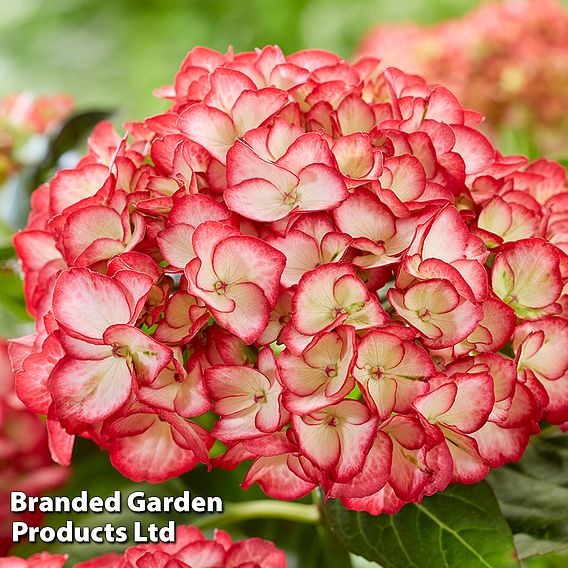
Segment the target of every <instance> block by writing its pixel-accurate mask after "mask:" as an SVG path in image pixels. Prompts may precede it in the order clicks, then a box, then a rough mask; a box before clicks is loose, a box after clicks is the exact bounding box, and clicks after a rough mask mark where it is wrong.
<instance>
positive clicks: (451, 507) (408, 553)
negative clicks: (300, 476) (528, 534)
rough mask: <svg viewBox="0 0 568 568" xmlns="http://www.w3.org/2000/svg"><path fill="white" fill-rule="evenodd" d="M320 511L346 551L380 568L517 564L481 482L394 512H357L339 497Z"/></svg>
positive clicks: (505, 567)
mask: <svg viewBox="0 0 568 568" xmlns="http://www.w3.org/2000/svg"><path fill="white" fill-rule="evenodd" d="M323 510H324V514H325V515H326V517H327V519H328V521H329V523H330V526H331V528H332V530H333V532H334V533H335V534H336V535H337V537H338V539H339V540H340V541H342V542H343V544H344V545H345V546H346V547H347V548H348V549H349V550H350V551H351V552H353V553H355V554H358V555H360V556H363V557H364V558H367V559H369V560H372V561H375V562H378V563H379V564H381V566H383V567H384V568H411V567H414V568H438V567H440V568H448V567H452V568H453V567H467V568H509V567H511V568H512V567H515V566H519V563H518V560H517V559H516V553H515V548H514V544H513V535H512V533H511V529H510V528H509V526H508V525H507V523H506V522H505V519H504V518H503V516H502V514H501V511H500V510H499V506H498V504H497V501H496V499H495V496H494V495H493V492H492V491H491V488H490V487H489V486H488V485H487V484H486V483H478V484H476V485H454V486H452V487H450V488H449V489H447V490H446V491H444V492H443V493H438V494H437V495H434V496H432V497H427V498H425V499H424V500H423V502H422V503H421V504H410V505H407V506H405V507H404V508H403V509H402V510H401V511H399V512H398V513H396V514H395V515H386V514H385V515H379V516H377V517H374V516H372V515H369V514H368V513H357V512H355V511H350V510H348V509H346V508H345V507H343V506H342V505H341V503H340V502H339V501H338V500H331V501H330V502H329V503H328V504H327V505H325V506H324V507H323Z"/></svg>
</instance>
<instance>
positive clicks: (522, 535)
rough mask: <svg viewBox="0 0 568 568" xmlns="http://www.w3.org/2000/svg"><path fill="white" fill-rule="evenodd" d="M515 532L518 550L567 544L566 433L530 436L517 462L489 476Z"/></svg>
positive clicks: (525, 554) (543, 549)
mask: <svg viewBox="0 0 568 568" xmlns="http://www.w3.org/2000/svg"><path fill="white" fill-rule="evenodd" d="M488 480H489V482H490V484H491V485H492V486H493V489H494V490H495V494H496V495H497V498H498V500H499V503H500V506H501V509H502V510H503V513H504V515H505V517H506V519H507V521H508V522H509V524H510V525H511V528H512V529H513V531H514V532H515V533H518V536H517V540H518V541H519V543H520V544H519V546H520V548H519V553H520V555H521V557H523V558H527V557H528V556H530V555H532V554H545V553H546V552H553V551H561V550H564V549H566V548H568V435H567V434H563V433H561V432H553V433H551V434H548V435H545V436H537V437H535V438H533V439H532V440H531V442H530V444H529V446H528V448H527V450H526V452H525V455H524V456H523V458H522V460H521V461H520V462H519V463H517V464H512V465H509V466H506V467H503V468H501V469H498V470H495V471H493V472H492V473H491V475H490V476H489V478H488Z"/></svg>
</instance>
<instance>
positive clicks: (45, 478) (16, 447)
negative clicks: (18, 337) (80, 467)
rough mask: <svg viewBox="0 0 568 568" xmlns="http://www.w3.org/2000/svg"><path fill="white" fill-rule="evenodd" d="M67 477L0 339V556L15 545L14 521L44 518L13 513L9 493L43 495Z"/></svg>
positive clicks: (5, 346) (31, 521) (32, 522)
mask: <svg viewBox="0 0 568 568" xmlns="http://www.w3.org/2000/svg"><path fill="white" fill-rule="evenodd" d="M67 476H68V471H67V470H66V469H64V468H62V467H60V466H58V465H56V464H54V463H53V461H52V459H51V456H50V453H49V449H48V446H47V432H46V429H45V426H44V424H43V422H42V421H41V420H40V419H39V418H38V417H37V416H35V415H34V414H32V413H31V412H29V411H28V410H27V409H26V408H25V407H24V405H23V404H22V403H21V402H20V401H19V400H18V398H17V397H16V394H15V392H14V376H13V375H12V372H11V370H10V361H9V359H8V346H7V343H6V341H5V340H0V555H2V554H6V553H7V552H8V550H9V549H10V548H11V546H12V522H13V521H16V520H23V521H24V522H26V523H28V525H31V526H36V525H38V524H39V522H40V521H41V515H39V514H34V513H27V514H25V515H21V514H20V515H18V514H12V513H10V492H11V491H24V492H26V493H27V494H28V495H31V496H40V495H42V494H43V493H45V492H47V491H51V490H53V489H55V488H57V487H59V486H60V485H62V484H63V483H64V481H65V480H66V479H67ZM20 517H23V518H20Z"/></svg>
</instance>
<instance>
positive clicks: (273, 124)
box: [12, 47, 568, 513]
mask: <svg viewBox="0 0 568 568" xmlns="http://www.w3.org/2000/svg"><path fill="white" fill-rule="evenodd" d="M158 94H160V95H161V96H164V97H166V98H167V99H169V100H170V101H171V102H172V105H171V108H170V110H169V111H168V112H166V113H165V114H162V115H159V116H155V117H152V118H149V119H147V120H146V121H144V122H143V123H129V124H127V125H126V130H127V134H126V135H125V136H124V137H120V136H119V135H118V134H116V133H115V132H114V130H113V129H112V127H111V125H110V124H108V123H103V124H101V125H100V126H99V127H97V129H96V130H95V132H94V133H93V135H92V137H91V139H90V143H89V152H88V154H87V155H86V156H85V157H84V158H83V159H82V160H81V162H80V163H79V164H78V166H77V167H76V168H75V169H71V170H63V171H61V172H59V173H58V174H57V175H56V176H55V177H54V178H53V180H52V181H51V182H50V183H49V184H46V185H43V186H41V187H40V188H39V189H38V190H37V191H36V192H35V193H34V196H33V204H32V205H33V208H32V213H31V216H30V219H29V223H28V226H27V228H26V229H25V230H24V231H22V232H21V233H19V234H18V235H17V236H16V238H15V244H16V248H17V251H18V254H19V256H20V258H21V261H22V267H23V272H24V277H25V291H26V298H27V305H28V308H29V310H30V312H31V313H32V314H33V315H34V317H35V321H36V333H35V334H34V335H33V336H29V337H26V338H23V339H21V340H18V341H16V342H15V343H13V345H12V354H13V357H14V360H15V367H16V368H17V369H18V374H17V388H18V395H19V396H20V398H21V399H22V400H23V401H24V402H25V403H26V404H27V405H28V407H30V408H31V409H32V410H34V411H36V412H42V413H45V414H47V423H48V428H49V432H50V436H51V446H52V451H53V454H54V456H56V458H57V459H58V460H59V462H60V463H69V462H70V460H71V450H72V444H73V436H74V435H80V436H84V437H87V438H90V439H91V440H93V441H94V442H95V443H97V444H98V445H99V446H100V447H101V448H104V449H106V450H108V452H109V453H110V458H111V461H112V463H113V464H114V466H115V467H116V468H118V469H119V470H120V471H121V472H122V473H123V474H124V475H126V476H128V477H130V478H132V479H134V480H149V481H151V482H159V481H162V480H165V479H167V478H170V477H172V476H176V475H179V474H181V473H183V472H186V471H188V470H189V469H191V468H192V467H194V466H195V465H196V464H197V463H199V462H202V463H205V464H208V465H209V464H213V465H215V466H219V467H225V468H231V467H234V466H236V465H237V464H239V463H240V462H242V461H244V460H253V461H252V465H251V467H250V470H249V472H248V474H247V476H246V479H245V480H244V484H243V486H244V487H248V486H250V485H251V484H252V483H255V482H257V483H258V484H259V485H260V486H261V487H262V489H263V490H264V491H265V492H266V493H267V494H268V495H271V496H273V497H277V498H282V499H294V498H298V497H301V496H303V495H306V494H307V493H308V492H310V491H311V490H313V489H314V488H315V487H317V486H321V487H322V488H323V490H324V491H325V493H326V495H327V496H328V497H337V498H341V499H342V500H343V501H344V502H345V503H346V504H347V506H349V507H351V508H354V509H364V510H368V511H371V512H373V513H379V512H383V511H387V512H392V511H396V510H397V509H398V508H400V507H401V506H402V505H403V504H404V503H406V502H411V501H419V500H420V499H421V498H422V497H423V496H424V495H429V494H432V493H434V492H436V491H439V490H442V489H443V488H445V487H446V486H447V485H448V484H449V483H450V482H452V481H456V482H463V483H473V482H475V481H478V480H480V479H482V478H483V477H484V476H485V475H486V474H487V472H488V470H489V468H491V467H498V466H500V465H502V464H503V463H505V462H508V461H514V460H517V459H519V458H520V456H521V454H522V453H523V450H524V448H525V446H526V444H527V441H528V437H529V435H530V434H531V433H532V432H535V431H536V430H537V429H538V426H537V422H538V421H539V420H540V419H541V418H543V417H544V418H546V419H547V420H549V421H551V422H554V423H562V422H564V421H566V420H568V397H567V396H566V393H567V390H568V389H567V382H568V375H567V372H566V371H567V366H568V360H567V357H568V355H567V352H566V349H565V348H564V347H565V345H566V342H567V339H568V337H567V335H568V326H567V321H568V320H567V319H565V315H566V307H567V303H566V298H567V296H566V294H565V293H564V286H565V283H566V277H567V274H568V264H567V262H566V259H567V256H566V252H567V251H568V240H567V238H566V237H567V236H568V231H567V227H568V226H567V220H568V192H567V187H566V179H565V175H564V172H563V170H562V168H561V166H559V165H557V164H555V163H552V162H548V161H546V160H540V161H538V162H536V163H534V164H531V165H528V166H527V163H526V160H525V159H524V158H523V157H520V156H502V155H501V154H499V153H498V152H497V151H496V150H495V148H494V147H493V146H492V145H491V143H490V142H489V141H488V140H487V139H486V138H485V137H484V136H483V135H482V134H480V133H479V132H478V131H477V130H476V129H475V126H476V124H477V123H479V121H480V120H481V117H480V115H478V114H477V113H475V112H472V111H468V110H465V109H464V108H463V107H462V106H461V105H460V104H459V102H458V100H457V99H456V98H455V97H454V96H453V95H452V94H451V93H450V92H449V91H448V90H447V89H445V88H443V87H440V86H437V87H433V86H430V85H428V84H427V83H425V82H424V81H423V80H422V79H420V78H419V77H416V76H411V75H406V74H404V73H402V72H401V71H398V70H395V69H383V68H382V67H381V66H380V64H379V62H378V61H377V60H374V59H370V58H369V59H363V60H361V61H359V62H358V63H357V64H355V65H350V64H348V63H346V62H345V61H342V60H341V59H340V58H339V57H337V56H336V55H334V54H332V53H328V52H323V51H303V52H298V53H295V54H293V55H291V56H288V57H285V56H284V55H283V54H282V52H281V51H280V50H279V49H278V48H276V47H266V48H265V49H263V50H257V51H255V52H253V53H242V54H233V53H232V52H229V53H227V54H226V55H222V54H219V53H217V52H214V51H210V50H208V49H204V48H196V49H194V50H193V51H192V52H190V53H189V55H188V56H187V58H186V59H185V61H184V62H183V64H182V66H181V68H180V70H179V73H178V74H177V76H176V80H175V85H174V86H170V87H166V88H163V89H160V90H159V91H158ZM511 349H513V350H514V353H513V351H511ZM204 414H208V416H206V417H203V415H204ZM211 415H213V416H214V417H215V419H214V421H215V424H214V427H213V428H212V430H211V431H209V430H208V429H206V428H205V427H204V426H206V425H207V424H208V423H209V424H210V423H211V420H210V417H211ZM208 420H209V422H208ZM215 441H218V442H221V443H222V445H223V446H224V452H223V453H222V455H216V456H215V457H214V458H211V456H212V455H213V453H214V452H211V448H212V446H213V444H214V442H215ZM219 445H220V444H218V445H217V446H216V448H215V449H217V447H218V446H219ZM217 454H218V452H217Z"/></svg>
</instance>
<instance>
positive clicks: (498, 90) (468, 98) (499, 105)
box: [359, 0, 568, 153]
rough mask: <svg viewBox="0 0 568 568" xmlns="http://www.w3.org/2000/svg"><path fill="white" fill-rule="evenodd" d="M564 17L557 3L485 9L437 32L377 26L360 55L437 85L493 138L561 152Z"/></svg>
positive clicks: (566, 77) (565, 121)
mask: <svg viewBox="0 0 568 568" xmlns="http://www.w3.org/2000/svg"><path fill="white" fill-rule="evenodd" d="M567 38H568V11H567V10H566V8H565V7H564V6H562V4H561V3H560V2H558V1H557V0H544V1H541V0H520V1H517V2H493V3H489V4H483V5H482V6H480V7H478V8H476V9H475V10H474V11H473V12H471V13H470V14H468V15H466V16H464V17H463V18H460V19H457V20H450V21H447V22H442V23H439V24H436V25H434V26H428V27H425V26H419V25H416V24H398V25H396V24H395V25H393V24H388V25H380V26H378V27H377V28H375V29H373V30H372V31H371V32H369V33H368V35H367V37H366V38H365V39H364V40H363V42H362V44H361V46H360V48H359V53H361V54H365V55H370V54H374V55H376V56H377V57H381V58H382V59H383V60H384V61H385V62H386V63H387V64H388V65H394V66H396V67H401V68H402V69H404V70H405V71H407V72H412V73H418V74H420V75H422V76H424V77H426V78H427V79H428V80H429V81H440V82H441V83H443V84H444V85H445V86H447V87H449V88H450V89H452V91H453V92H454V93H455V94H456V95H457V96H458V98H459V99H460V101H462V102H463V103H464V104H466V105H467V106H471V107H472V108H475V109H476V110H478V111H481V112H482V113H483V114H484V115H485V116H486V117H487V120H488V126H489V127H491V128H492V129H493V130H501V129H503V128H505V129H507V130H510V129H516V130H518V131H519V132H521V133H524V134H527V135H528V136H530V138H531V142H532V143H534V145H535V146H536V150H537V151H538V152H539V153H551V152H554V153H560V152H565V151H566V137H565V132H566V129H567V128H568V118H567V117H566V112H565V109H566V105H567V104H568V95H567V93H568V72H567V71H566V64H565V61H566V58H568V39H567Z"/></svg>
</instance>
